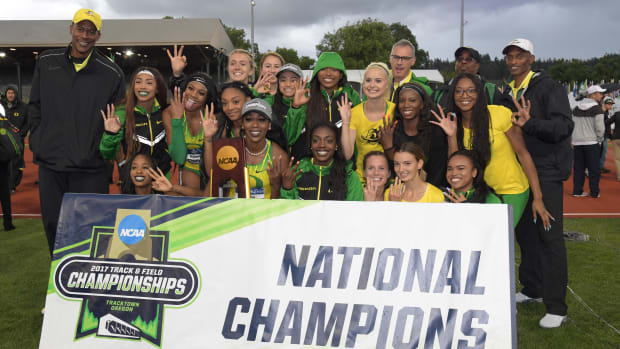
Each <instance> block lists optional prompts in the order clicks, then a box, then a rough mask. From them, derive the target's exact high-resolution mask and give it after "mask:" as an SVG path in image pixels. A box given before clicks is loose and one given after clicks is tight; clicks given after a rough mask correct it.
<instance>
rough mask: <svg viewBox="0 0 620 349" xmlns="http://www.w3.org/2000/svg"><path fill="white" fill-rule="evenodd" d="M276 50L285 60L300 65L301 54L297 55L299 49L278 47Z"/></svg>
mask: <svg viewBox="0 0 620 349" xmlns="http://www.w3.org/2000/svg"><path fill="white" fill-rule="evenodd" d="M276 52H277V53H279V54H280V55H281V56H282V58H284V62H286V63H293V64H297V65H299V56H298V55H297V51H296V50H295V49H292V48H286V47H276Z"/></svg>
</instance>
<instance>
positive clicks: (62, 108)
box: [29, 47, 125, 172]
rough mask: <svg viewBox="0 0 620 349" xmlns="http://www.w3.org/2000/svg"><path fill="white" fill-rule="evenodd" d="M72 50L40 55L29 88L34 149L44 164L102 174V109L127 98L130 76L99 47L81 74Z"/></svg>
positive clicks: (55, 50) (60, 169) (65, 49)
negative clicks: (73, 60)
mask: <svg viewBox="0 0 620 349" xmlns="http://www.w3.org/2000/svg"><path fill="white" fill-rule="evenodd" d="M69 49H70V47H69V48H61V49H53V50H47V51H45V52H43V53H41V54H40V55H39V59H38V62H37V65H36V66H35V70H34V75H33V78H32V90H31V92H30V104H29V116H30V122H31V128H30V129H31V134H30V147H31V149H32V151H33V153H34V159H35V162H36V163H37V164H39V165H40V166H45V167H47V168H50V169H52V170H55V171H61V172H65V171H67V172H68V171H79V172H97V171H101V170H102V169H103V158H102V157H101V154H100V153H99V142H100V141H101V136H102V134H103V132H104V129H103V119H102V117H101V112H100V110H105V109H106V105H107V104H113V103H117V102H118V101H120V100H121V99H122V98H123V97H124V95H125V77H124V75H123V71H122V70H121V69H120V68H119V67H118V66H117V65H116V64H115V63H114V62H112V61H111V60H110V59H109V58H107V57H106V56H103V55H102V54H100V53H99V52H97V50H96V49H94V50H93V53H92V54H91V57H90V58H89V60H88V62H87V64H86V66H85V67H84V68H83V69H82V70H80V71H79V72H76V71H75V68H74V66H73V63H72V61H71V60H70V58H69V52H70V51H69Z"/></svg>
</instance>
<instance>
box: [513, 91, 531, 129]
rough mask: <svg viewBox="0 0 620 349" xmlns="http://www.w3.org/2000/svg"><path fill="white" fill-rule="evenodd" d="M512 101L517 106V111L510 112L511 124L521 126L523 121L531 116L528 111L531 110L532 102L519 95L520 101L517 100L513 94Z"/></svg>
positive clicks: (523, 123)
mask: <svg viewBox="0 0 620 349" xmlns="http://www.w3.org/2000/svg"><path fill="white" fill-rule="evenodd" d="M512 102H513V103H514V104H515V107H517V112H516V113H512V124H513V125H516V126H519V127H523V125H525V123H526V122H527V121H528V120H529V119H530V118H531V115H530V111H531V110H532V104H531V103H530V101H529V100H526V99H525V98H524V97H523V96H521V103H522V104H520V103H519V102H517V99H516V98H515V96H512Z"/></svg>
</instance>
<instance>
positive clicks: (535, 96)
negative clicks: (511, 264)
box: [502, 39, 574, 328]
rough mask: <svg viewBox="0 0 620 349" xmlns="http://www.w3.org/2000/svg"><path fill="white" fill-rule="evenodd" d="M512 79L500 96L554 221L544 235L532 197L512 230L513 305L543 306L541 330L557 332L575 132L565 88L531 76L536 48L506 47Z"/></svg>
mask: <svg viewBox="0 0 620 349" xmlns="http://www.w3.org/2000/svg"><path fill="white" fill-rule="evenodd" d="M502 53H503V54H504V55H505V59H506V66H507V67H508V70H509V71H510V75H511V76H512V79H511V81H510V83H509V86H508V88H506V89H505V91H504V95H505V96H504V97H505V100H506V102H508V101H512V100H513V97H514V98H515V100H516V103H509V105H510V106H511V107H512V108H513V110H514V111H515V113H514V114H513V115H514V116H513V124H514V125H515V126H518V127H521V129H522V130H523V138H524V139H525V145H526V147H527V150H528V151H529V153H530V155H531V156H532V160H534V165H535V166H536V171H537V172H538V178H539V180H540V188H541V189H542V195H543V197H542V199H543V202H544V204H545V207H546V208H547V210H548V211H549V213H551V215H552V216H553V217H554V221H553V223H552V224H551V227H550V228H549V229H548V230H546V229H545V228H544V227H543V224H542V221H541V219H538V220H537V217H531V216H530V215H529V214H527V212H532V211H531V205H532V197H531V195H532V194H530V199H529V200H528V204H527V207H526V208H525V211H524V212H525V213H524V214H523V217H522V218H521V221H520V222H519V224H518V225H517V227H516V230H515V232H516V237H517V242H518V243H519V246H520V248H521V265H520V266H519V281H520V282H521V284H522V285H523V289H522V290H521V292H519V293H517V294H516V296H515V300H516V302H517V303H521V302H526V301H539V302H540V301H543V302H544V303H545V307H546V310H547V313H546V314H545V316H544V317H543V318H542V319H541V320H540V322H539V324H540V326H541V327H544V328H554V327H559V326H561V325H562V323H563V322H564V321H565V320H566V311H567V306H566V285H567V282H568V269H567V263H566V246H565V245H564V236H563V233H564V232H563V228H564V227H563V222H562V215H563V202H562V199H563V198H562V196H563V181H565V180H566V179H567V178H568V177H569V176H570V173H571V161H572V159H573V154H572V150H571V145H570V136H571V134H572V132H573V126H574V125H573V121H572V119H571V111H570V105H569V103H568V96H567V95H566V91H565V90H564V88H563V87H562V86H561V85H560V84H558V83H557V82H556V81H554V80H553V79H552V78H551V76H550V75H549V74H547V73H546V72H544V71H536V72H534V71H532V69H531V66H532V63H533V62H534V45H533V44H532V43H531V42H530V41H529V40H527V39H515V40H512V41H510V42H509V43H508V44H507V45H506V46H505V47H504V49H503V51H502Z"/></svg>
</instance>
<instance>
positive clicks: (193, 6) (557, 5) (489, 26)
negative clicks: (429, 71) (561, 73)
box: [0, 0, 620, 59]
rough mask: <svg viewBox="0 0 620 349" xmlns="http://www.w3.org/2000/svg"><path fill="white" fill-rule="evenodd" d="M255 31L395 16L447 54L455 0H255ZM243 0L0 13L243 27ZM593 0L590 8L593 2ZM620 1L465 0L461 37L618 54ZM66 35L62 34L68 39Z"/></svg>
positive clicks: (317, 30)
mask: <svg viewBox="0 0 620 349" xmlns="http://www.w3.org/2000/svg"><path fill="white" fill-rule="evenodd" d="M255 1H256V6H255V8H254V19H255V24H254V30H255V34H254V38H255V41H256V42H257V43H258V44H259V48H260V50H261V51H266V50H273V49H275V48H276V47H290V48H294V49H296V50H297V51H298V52H299V54H300V55H306V56H310V57H315V56H316V49H315V46H316V45H317V44H318V43H319V41H320V40H321V38H322V37H323V34H325V33H326V32H329V31H335V30H336V29H338V28H339V27H341V26H342V25H344V24H346V23H347V22H349V23H352V22H355V21H358V20H360V19H364V18H368V17H371V18H376V19H378V20H380V21H383V22H386V23H393V22H401V23H403V24H405V25H407V26H408V27H409V28H410V29H411V31H412V32H413V34H414V35H415V36H416V38H417V40H418V43H419V45H420V47H421V48H423V49H425V50H427V51H428V52H429V54H430V56H431V57H432V58H451V59H452V58H453V56H452V55H453V53H454V50H455V49H456V48H457V47H458V45H459V24H460V1H458V0H435V1H432V2H431V1H411V0H401V1H392V0H387V1H377V0H375V1H364V0H362V1H349V0H346V1H344V0H341V1H335V0H312V1H301V0H289V1H287V0H255ZM249 3H250V1H249V0H227V1H211V0H207V1H205V0H167V1H161V0H137V1H128V0H107V1H103V0H99V1H92V0H91V1H64V2H58V1H51V0H39V1H34V0H29V1H28V0H26V1H19V2H18V1H12V2H3V10H2V14H1V15H0V19H7V20H8V19H11V20H15V19H67V20H70V19H71V17H72V15H73V13H74V12H75V11H76V10H77V9H78V8H80V7H86V8H92V9H94V10H95V11H98V12H99V13H101V15H102V17H103V19H104V28H103V33H104V35H105V19H110V18H115V19H120V18H162V17H163V16H173V17H175V18H177V17H188V18H198V17H205V18H213V17H215V18H220V19H221V20H222V22H223V23H224V24H226V25H228V26H235V27H241V28H244V29H246V32H247V34H248V38H249V34H250V4H249ZM593 3H595V4H596V7H595V6H594V5H593ZM619 15H620V1H618V0H600V1H593V2H587V1H583V0H580V1H577V0H545V1H528V0H521V1H518V2H506V1H497V0H475V1H474V0H465V20H466V21H467V24H466V26H465V44H466V45H467V46H472V47H474V48H477V49H478V50H479V51H480V52H481V53H489V54H490V55H491V57H495V56H501V50H502V48H503V47H504V45H505V44H506V43H507V42H508V41H510V40H511V39H514V38H517V37H524V38H528V39H530V40H532V42H533V43H534V47H535V54H536V56H537V57H538V58H549V57H564V58H590V57H599V56H602V55H604V54H605V53H620V45H619V43H618V38H620V26H619V25H618V16H619ZM67 39H68V40H69V38H67Z"/></svg>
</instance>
